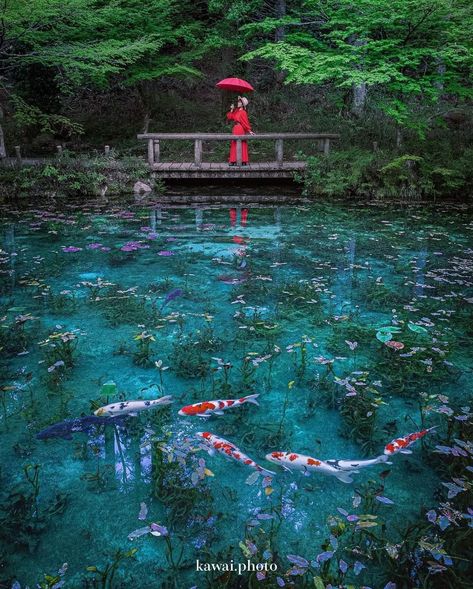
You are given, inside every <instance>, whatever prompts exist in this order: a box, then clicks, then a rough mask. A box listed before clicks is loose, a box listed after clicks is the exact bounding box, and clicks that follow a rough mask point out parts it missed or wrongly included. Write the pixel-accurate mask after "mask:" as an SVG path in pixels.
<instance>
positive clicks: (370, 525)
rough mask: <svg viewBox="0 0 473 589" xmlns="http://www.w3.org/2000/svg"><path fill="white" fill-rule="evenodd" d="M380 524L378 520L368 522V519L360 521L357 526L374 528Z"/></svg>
mask: <svg viewBox="0 0 473 589" xmlns="http://www.w3.org/2000/svg"><path fill="white" fill-rule="evenodd" d="M377 525H378V524H377V523H376V522H368V521H359V522H358V524H357V526H358V527H359V528H374V526H377Z"/></svg>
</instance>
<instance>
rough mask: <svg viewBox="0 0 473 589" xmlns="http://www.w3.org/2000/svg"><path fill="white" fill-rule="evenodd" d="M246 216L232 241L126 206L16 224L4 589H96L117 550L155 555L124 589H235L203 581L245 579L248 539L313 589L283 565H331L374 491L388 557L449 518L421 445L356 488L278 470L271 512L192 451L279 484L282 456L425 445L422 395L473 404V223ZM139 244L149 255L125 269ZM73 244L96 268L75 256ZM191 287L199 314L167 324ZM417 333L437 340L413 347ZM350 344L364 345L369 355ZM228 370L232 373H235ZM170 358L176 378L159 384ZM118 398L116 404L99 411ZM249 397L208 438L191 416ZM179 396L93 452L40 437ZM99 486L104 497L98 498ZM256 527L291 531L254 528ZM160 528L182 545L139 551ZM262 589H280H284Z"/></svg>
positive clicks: (228, 233)
mask: <svg viewBox="0 0 473 589" xmlns="http://www.w3.org/2000/svg"><path fill="white" fill-rule="evenodd" d="M235 212H236V214H237V219H236V220H235V221H234V222H233V221H232V215H233V213H232V212H230V208H229V207H213V208H208V209H205V210H203V211H202V210H197V211H196V210H195V209H192V208H167V209H160V208H156V207H151V206H149V207H147V206H143V205H134V204H130V203H122V204H107V205H103V206H101V205H96V206H92V205H83V206H75V205H73V204H69V205H64V206H61V207H58V208H53V207H49V206H37V207H31V208H24V209H22V210H15V209H14V208H11V209H9V210H6V211H5V215H4V220H3V223H2V245H1V247H2V254H1V272H2V273H1V279H2V290H1V313H0V315H1V316H2V324H1V327H2V346H3V350H2V373H3V376H2V382H1V385H2V387H3V389H2V395H3V405H2V411H1V416H0V436H1V438H0V439H1V444H0V455H1V471H0V476H1V489H2V509H3V512H2V513H3V516H2V517H3V518H6V519H10V522H13V523H12V528H11V529H9V528H8V529H6V530H5V529H4V532H3V533H2V534H1V542H2V546H3V548H2V549H1V550H0V567H1V568H0V580H1V581H3V583H4V585H3V586H8V587H9V586H11V583H12V582H13V581H14V580H15V579H16V580H18V581H19V582H20V583H21V586H22V587H23V586H24V585H26V584H29V585H30V586H35V583H37V582H39V581H40V580H41V579H42V578H43V574H44V573H49V574H53V573H55V571H57V570H58V569H59V568H60V567H61V565H62V564H63V563H68V570H67V573H66V575H65V577H64V578H65V579H66V586H70V587H86V586H90V587H92V586H97V587H98V586H101V585H99V584H97V585H92V584H91V580H92V578H93V577H94V573H93V571H92V572H90V571H89V572H87V571H86V567H87V566H93V565H96V566H98V567H99V568H100V569H102V568H103V566H104V565H105V563H107V562H111V561H112V560H113V554H114V553H115V552H116V551H117V550H118V549H121V550H123V551H126V550H129V549H131V548H137V549H138V551H137V552H136V554H135V555H134V559H132V558H126V559H124V560H123V562H122V563H121V565H120V568H119V571H118V572H117V574H116V577H115V581H114V582H115V585H113V586H123V587H138V586H139V587H191V586H197V587H199V588H200V587H202V588H203V587H220V586H222V587H223V586H228V587H230V586H235V587H237V586H239V585H238V584H237V582H238V581H237V580H236V579H237V578H236V577H235V575H233V576H230V580H228V579H222V578H220V579H218V580H217V577H219V576H221V575H213V577H212V576H211V575H210V576H208V575H206V574H205V573H202V572H196V571H195V561H196V559H197V558H199V559H200V560H201V562H202V561H206V562H228V561H229V560H230V559H234V561H235V562H240V561H241V562H246V555H245V553H244V551H242V549H241V547H240V546H239V543H240V542H241V541H243V540H244V539H245V538H246V539H248V540H249V541H251V542H253V543H255V544H256V545H257V547H258V552H257V554H256V555H254V557H253V560H254V561H255V562H264V561H265V558H266V559H268V554H267V553H266V554H265V556H263V552H264V550H268V549H271V551H272V553H273V557H272V559H273V561H274V562H276V563H277V564H278V567H279V573H278V574H279V575H280V576H281V578H282V579H283V580H284V579H285V582H287V583H289V581H290V579H292V580H293V582H294V583H296V584H297V583H299V584H300V586H302V585H303V583H304V582H308V581H307V577H305V580H302V577H297V576H294V575H293V576H289V575H287V576H285V573H286V571H288V569H289V568H290V566H291V565H290V562H289V561H288V560H287V558H286V556H285V555H287V554H296V555H301V556H302V557H304V558H307V559H308V560H311V559H314V558H315V557H316V555H317V554H319V553H321V552H323V550H324V549H325V548H323V547H322V546H323V542H324V541H325V540H326V538H328V536H329V534H330V531H329V528H328V525H327V521H328V520H329V521H330V517H331V516H334V515H337V516H340V514H339V512H337V508H341V509H342V510H346V511H348V512H350V513H352V512H353V513H360V510H359V509H358V510H356V509H355V508H354V507H353V501H354V499H355V504H356V501H357V499H356V498H357V496H358V494H360V495H363V493H364V492H365V490H366V485H368V481H374V482H373V483H371V485H372V486H374V488H378V490H380V492H381V491H382V495H385V496H387V497H389V498H390V499H391V500H392V501H394V504H392V505H383V504H379V503H378V504H377V505H375V506H374V507H373V511H372V513H376V514H378V517H379V518H380V520H381V519H382V521H383V522H385V529H384V533H385V534H386V538H388V539H389V541H390V542H392V543H395V542H397V541H399V524H400V522H407V521H409V520H411V519H412V520H413V521H414V520H415V519H416V518H418V517H419V514H421V517H422V514H423V513H425V511H426V510H427V509H428V508H429V507H431V506H432V505H434V504H435V491H436V489H437V488H438V487H439V485H440V481H441V479H440V477H439V474H438V472H437V470H436V469H435V468H434V467H433V464H432V460H431V457H432V455H429V452H428V451H427V450H425V449H424V450H422V448H421V445H420V444H417V445H416V446H415V447H414V448H413V454H412V455H411V456H402V455H397V456H395V457H394V458H393V465H392V466H389V467H386V466H385V465H378V466H374V467H372V468H370V469H365V470H361V472H360V473H359V474H355V475H354V478H355V481H354V483H352V484H351V485H346V484H343V483H341V482H339V481H337V480H336V479H334V478H332V477H328V476H325V477H324V476H315V475H313V476H311V477H304V476H301V475H299V474H296V475H293V474H290V473H286V472H284V471H282V470H279V469H277V467H275V469H276V470H278V473H277V476H276V477H275V478H274V480H273V482H272V484H271V487H270V489H269V494H267V492H266V491H265V488H264V487H263V486H262V479H260V480H258V481H257V482H256V483H254V484H252V485H250V484H247V482H246V481H247V479H248V476H249V475H250V474H251V472H252V471H251V470H248V469H246V468H245V467H244V466H242V465H239V464H236V463H235V462H230V461H226V460H225V459H224V458H223V457H222V456H220V455H216V456H213V457H211V456H208V455H207V454H206V453H205V452H203V451H200V450H199V448H198V443H197V441H196V440H195V438H194V434H195V432H197V431H205V430H207V431H210V432H213V433H215V434H217V435H219V436H221V437H224V438H226V439H228V440H230V441H231V442H232V443H234V444H236V445H237V446H239V447H240V448H241V449H242V450H243V451H244V452H246V453H247V454H249V455H250V456H251V457H252V458H254V459H255V460H256V461H257V462H258V463H259V464H261V465H263V466H265V467H267V468H273V467H272V466H271V464H270V463H268V462H266V461H265V459H264V457H265V454H267V453H268V452H271V451H274V450H282V451H293V452H299V453H302V454H307V455H311V456H314V457H317V458H321V459H334V458H339V459H356V458H366V457H372V456H377V455H378V454H381V453H382V450H383V447H384V445H385V444H386V443H387V442H389V441H391V439H392V438H394V437H395V436H397V435H405V434H407V433H409V432H411V431H415V430H416V429H418V428H419V427H420V426H421V415H420V412H419V394H420V393H423V392H425V393H427V394H429V395H437V394H442V395H445V396H447V397H448V398H449V403H450V404H451V405H452V406H457V405H458V406H460V405H462V404H463V405H465V404H467V403H468V402H469V401H470V400H471V393H472V388H473V386H472V379H471V370H472V362H471V347H472V344H471V335H472V333H471V331H472V328H471V312H470V311H469V309H470V308H471V306H472V305H471V303H472V299H471V297H472V296H473V293H472V288H471V286H472V274H471V270H472V254H473V243H472V239H471V234H472V229H473V225H472V221H471V211H469V210H468V209H467V208H464V207H444V208H440V207H439V208H432V209H428V210H425V209H422V208H420V207H419V208H401V207H397V206H392V207H384V206H383V207H382V206H366V205H359V206H355V205H353V204H350V203H339V204H333V205H324V204H315V205H311V206H292V207H285V206H281V207H250V208H249V209H247V213H246V214H247V218H246V220H245V213H243V217H241V210H238V211H235ZM129 242H135V245H134V246H133V245H132V246H131V249H132V250H133V251H122V249H121V248H122V247H123V246H124V245H125V244H127V243H129ZM136 243H137V244H138V245H136ZM96 244H100V245H96ZM71 246H73V248H80V249H79V250H78V251H67V248H70V247H71ZM104 248H105V249H104ZM108 248H109V249H108ZM134 248H137V249H134ZM125 249H130V248H129V247H128V248H125ZM65 250H66V251H65ZM242 266H244V267H242ZM222 279H223V280H222ZM100 280H102V281H104V282H105V283H107V284H108V285H105V286H104V285H103V283H102V284H100ZM232 281H233V282H234V283H229V282H232ZM87 283H89V284H87ZM91 285H95V287H94V286H91ZM97 285H100V288H99V286H97ZM175 288H180V289H182V290H183V291H184V294H183V295H182V296H179V297H177V298H175V299H174V300H172V301H170V302H169V303H168V304H167V305H165V306H164V308H163V309H162V311H161V307H162V304H163V301H164V299H165V296H166V295H167V294H168V293H169V292H171V291H172V290H173V289H175ZM92 289H93V290H92ZM27 314H31V316H30V317H28V318H27V319H24V316H25V315H27ZM408 322H411V323H416V324H418V325H420V326H423V327H424V331H423V332H422V333H414V332H413V331H412V330H410V329H408V327H407V324H408ZM387 325H396V326H398V327H400V332H399V333H398V334H396V340H397V341H401V342H403V343H404V344H405V347H404V349H403V350H399V351H396V350H394V349H390V348H389V347H388V346H386V345H385V344H383V343H382V342H380V341H378V340H377V339H376V333H377V328H379V327H381V326H387ZM143 331H146V333H148V334H151V335H152V336H153V338H154V341H152V344H151V351H150V355H149V360H150V365H149V366H148V367H146V366H141V365H139V364H137V363H136V362H137V360H138V358H137V356H136V352H137V350H138V343H139V341H140V340H136V339H134V338H135V337H136V336H137V335H138V334H140V333H142V332H143ZM66 332H72V333H74V335H75V336H76V339H75V340H74V345H75V344H77V347H76V348H75V351H74V362H73V366H71V367H69V368H66V369H63V367H62V366H58V367H55V368H54V370H51V371H50V372H48V368H51V366H52V364H50V363H49V362H51V358H52V356H51V355H50V356H49V357H48V356H47V355H46V352H47V350H49V351H51V345H52V344H54V343H55V341H57V340H54V339H53V340H50V341H49V342H48V343H44V342H45V341H46V340H47V339H48V336H50V335H51V334H55V333H66ZM40 342H43V343H40ZM347 342H356V343H357V346H356V347H355V349H354V350H351V348H350V345H351V347H354V344H350V345H349V344H348V343H347ZM294 344H295V346H294ZM291 346H294V347H291ZM301 349H304V350H305V356H304V357H305V362H303V361H302V354H301ZM213 358H220V359H222V360H223V361H224V362H228V363H230V364H231V367H230V368H228V370H226V371H224V370H219V369H218V368H219V364H218V360H215V359H213ZM245 358H246V361H245ZM48 360H49V362H48ZM158 360H162V362H163V366H166V367H168V369H166V370H164V371H162V372H161V373H160V372H159V370H158V369H157V368H156V367H155V365H154V362H155V361H158ZM260 360H261V361H260ZM328 360H330V361H332V360H333V362H331V363H330V364H326V363H324V362H326V361H328ZM328 367H329V368H330V367H331V368H332V371H329V368H328ZM334 377H337V378H339V379H342V380H343V379H345V378H347V377H349V378H351V379H352V380H351V381H350V382H351V384H352V385H353V386H354V387H355V389H356V390H357V397H356V398H354V397H346V393H347V389H346V388H345V386H343V383H342V384H337V383H336V382H334ZM161 379H162V380H161ZM109 381H113V382H115V383H116V385H117V393H116V394H115V395H114V396H112V397H110V398H108V399H105V398H102V399H101V400H100V397H101V391H102V385H103V384H104V383H106V382H109ZM253 392H255V393H259V394H260V398H259V401H260V406H259V407H257V406H255V405H247V406H245V407H243V408H237V409H234V410H233V411H228V412H226V414H225V415H224V416H223V417H213V418H211V419H209V420H208V421H202V420H201V419H199V418H198V417H194V418H191V417H180V416H178V415H177V411H178V410H179V409H180V408H181V407H182V406H183V405H185V404H188V403H195V402H197V401H201V400H210V399H218V398H224V399H232V398H238V397H240V396H242V395H244V394H249V393H253ZM164 394H170V395H173V397H174V399H175V402H174V404H173V405H172V406H171V408H169V409H158V410H153V411H148V412H144V413H142V414H141V415H140V416H139V417H135V418H133V417H131V418H129V419H128V420H127V422H126V423H125V425H123V426H117V427H115V428H114V427H107V428H106V429H105V430H93V431H91V432H89V433H88V434H87V433H75V434H74V437H73V440H63V439H50V440H38V439H36V437H35V435H36V433H37V432H38V431H40V430H42V429H43V428H45V427H47V426H49V425H51V424H52V423H55V422H58V421H61V420H63V419H66V418H69V417H78V416H81V415H88V414H91V412H92V409H93V408H96V407H97V406H99V405H101V404H105V402H107V401H108V402H112V401H116V400H118V399H152V398H157V397H160V396H162V395H164ZM359 398H363V399H365V398H368V401H367V402H368V409H369V407H371V408H372V411H373V413H374V414H375V421H374V422H370V424H371V427H372V429H371V430H370V429H369V428H368V434H367V433H366V430H362V429H357V427H356V424H357V423H358V424H359V423H360V422H361V421H362V420H363V419H365V418H366V413H367V409H366V406H365V405H363V409H362V410H361V412H360V413H359V415H357V414H355V411H356V407H355V405H356V403H357V402H358V399H359ZM354 399H355V400H354ZM94 400H95V401H96V404H95V405H94V404H93V403H92V402H93V401H94ZM436 402H437V400H435V401H432V404H433V405H435V403H436ZM350 403H353V404H350ZM438 405H439V404H438V403H437V406H438ZM370 411H371V410H370ZM371 417H372V416H371ZM438 418H439V414H438V413H435V411H427V412H425V414H424V419H425V423H426V424H427V425H434V424H436V423H437V421H438ZM368 421H369V420H368ZM430 443H431V442H430V440H429V441H428V442H427V445H426V447H429V444H430ZM437 443H439V442H438V441H437ZM163 447H164V450H163ZM160 448H161V449H160ZM199 459H203V460H205V467H206V468H207V469H209V471H210V472H209V471H207V474H208V476H207V475H205V474H202V468H203V463H201V464H200V467H199V462H198V460H199ZM28 464H31V465H40V468H39V492H38V496H37V500H36V501H37V503H36V506H35V507H34V508H32V509H30V511H28V509H26V508H25V510H24V511H21V509H19V508H18V509H19V510H17V511H16V512H15V514H16V515H12V514H11V513H10V515H8V512H7V511H6V509H7V506H8V505H12V502H13V499H14V497H13V495H12V493H13V492H14V491H15V490H17V491H18V492H19V493H23V495H24V496H25V495H28V494H31V490H32V488H33V485H31V484H30V483H28V481H27V480H26V479H25V474H24V468H25V465H28ZM386 468H388V470H389V471H390V472H389V474H388V475H386V472H384V473H383V471H385V470H386ZM97 469H98V470H99V473H100V477H101V478H100V480H99V481H98V482H97V481H94V480H87V477H88V478H89V479H90V478H92V479H93V477H90V474H91V473H96V472H97ZM29 472H30V476H31V473H32V470H30V471H29ZM195 472H200V473H201V475H200V477H198V476H197V475H194V477H192V474H193V473H195ZM381 473H383V476H382V477H380V476H379V475H380V474H381ZM212 475H213V476H212ZM196 479H198V480H196ZM160 481H161V483H160ZM271 491H272V492H271ZM142 502H144V503H146V506H147V508H148V515H147V517H146V519H145V520H143V521H141V520H139V519H138V514H139V512H140V504H141V503H142ZM375 504H376V502H375ZM51 512H55V513H52V514H51ZM258 513H270V514H273V516H274V518H275V519H274V520H259V521H258V522H255V517H256V515H257V514H258ZM361 513H362V512H361ZM25 520H26V521H25ZM151 522H157V523H159V524H161V525H163V526H166V527H167V529H168V530H169V538H168V539H164V538H162V537H154V536H151V535H145V536H142V537H140V538H138V539H135V540H129V539H128V534H130V532H132V531H133V530H135V529H137V528H141V527H143V526H144V525H148V524H150V523H151ZM249 522H250V525H249ZM251 522H252V523H253V524H255V525H252V524H251ZM256 523H257V524H258V525H256ZM276 524H277V525H276ZM276 528H277V529H276ZM260 530H261V531H260ZM269 545H271V546H269ZM170 546H171V547H172V549H173V559H174V563H177V564H178V566H177V564H176V568H175V570H172V567H171V566H170V563H171V561H170V554H169V551H170ZM181 551H182V557H181V558H179V557H180V554H181ZM344 558H345V559H346V560H347V561H348V562H349V563H352V562H353V559H351V560H350V555H349V554H345V556H344ZM270 560H271V559H270ZM363 562H365V561H363ZM386 570H387V569H386V567H383V565H382V564H380V563H377V564H374V565H372V566H371V567H368V569H367V570H366V571H364V572H362V573H361V575H360V576H359V577H357V578H356V582H357V583H359V584H363V583H365V584H369V583H371V584H372V586H373V587H379V586H384V583H385V582H386V581H387V580H389V577H387V576H386V575H387V574H388V573H387V572H386ZM86 579H89V581H86ZM224 582H226V583H227V585H225V584H224ZM241 582H243V581H241ZM120 583H121V585H120ZM232 583H234V584H232ZM264 583H265V586H277V584H276V581H275V577H274V576H272V577H271V580H267V581H264ZM381 583H383V584H382V585H381ZM107 586H108V585H107ZM240 586H245V585H240ZM255 586H256V585H255ZM307 586H309V585H307ZM311 586H312V585H311Z"/></svg>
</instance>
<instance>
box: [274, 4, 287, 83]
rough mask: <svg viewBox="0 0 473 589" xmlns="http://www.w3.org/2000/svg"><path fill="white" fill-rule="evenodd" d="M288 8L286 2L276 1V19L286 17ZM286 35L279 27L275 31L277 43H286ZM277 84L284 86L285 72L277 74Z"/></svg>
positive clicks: (283, 28)
mask: <svg viewBox="0 0 473 589" xmlns="http://www.w3.org/2000/svg"><path fill="white" fill-rule="evenodd" d="M286 12H287V6H286V0H275V3H274V16H275V18H284V17H285V16H286ZM285 35H286V30H285V27H283V26H280V27H277V28H276V30H275V31H274V41H275V43H279V42H281V41H284V37H285ZM275 77H276V82H277V83H278V84H282V83H283V82H284V78H285V77H286V73H285V72H284V71H280V72H276V74H275Z"/></svg>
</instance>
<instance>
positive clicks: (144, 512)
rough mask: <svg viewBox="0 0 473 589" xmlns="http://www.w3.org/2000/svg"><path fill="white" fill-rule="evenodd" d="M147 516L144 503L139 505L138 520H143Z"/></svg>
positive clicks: (146, 507)
mask: <svg viewBox="0 0 473 589" xmlns="http://www.w3.org/2000/svg"><path fill="white" fill-rule="evenodd" d="M147 515H148V506H147V505H146V503H140V513H139V514H138V519H141V520H144V519H146V516H147Z"/></svg>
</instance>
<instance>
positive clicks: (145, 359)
mask: <svg viewBox="0 0 473 589" xmlns="http://www.w3.org/2000/svg"><path fill="white" fill-rule="evenodd" d="M133 340H134V341H135V342H136V350H135V352H133V364H136V365H137V366H141V367H142V368H148V367H149V366H152V365H153V360H152V358H151V356H152V354H153V349H152V342H155V341H156V338H155V337H154V335H152V334H151V333H148V332H147V331H142V332H141V333H138V334H137V335H135V336H134V337H133Z"/></svg>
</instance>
